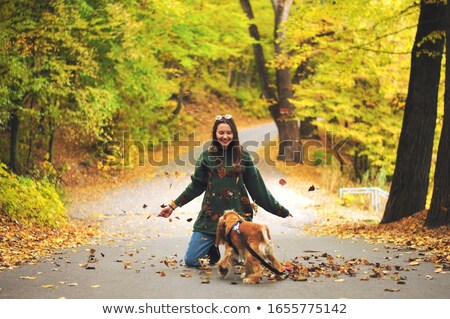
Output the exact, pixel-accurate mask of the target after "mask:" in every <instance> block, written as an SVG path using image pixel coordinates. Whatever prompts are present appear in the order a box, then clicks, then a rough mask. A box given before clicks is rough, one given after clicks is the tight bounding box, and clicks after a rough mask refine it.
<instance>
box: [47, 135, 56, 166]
mask: <svg viewBox="0 0 450 319" xmlns="http://www.w3.org/2000/svg"><path fill="white" fill-rule="evenodd" d="M55 131H56V130H55V128H54V127H51V128H50V136H49V139H48V161H49V162H50V163H52V162H53V155H54V144H55V143H54V142H55Z"/></svg>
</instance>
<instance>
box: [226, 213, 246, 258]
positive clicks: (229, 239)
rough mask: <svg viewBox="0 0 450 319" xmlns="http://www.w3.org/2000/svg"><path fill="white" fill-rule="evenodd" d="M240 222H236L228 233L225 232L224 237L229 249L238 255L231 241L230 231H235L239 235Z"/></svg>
mask: <svg viewBox="0 0 450 319" xmlns="http://www.w3.org/2000/svg"><path fill="white" fill-rule="evenodd" d="M241 223H242V220H238V221H237V222H236V223H235V224H234V225H233V226H232V227H231V228H230V229H229V230H228V231H227V235H226V240H227V243H228V245H230V246H231V247H233V249H234V251H235V252H236V254H239V251H238V249H237V248H236V246H235V245H233V242H232V241H231V231H232V230H234V231H236V232H237V233H238V234H240V231H239V226H240V225H241Z"/></svg>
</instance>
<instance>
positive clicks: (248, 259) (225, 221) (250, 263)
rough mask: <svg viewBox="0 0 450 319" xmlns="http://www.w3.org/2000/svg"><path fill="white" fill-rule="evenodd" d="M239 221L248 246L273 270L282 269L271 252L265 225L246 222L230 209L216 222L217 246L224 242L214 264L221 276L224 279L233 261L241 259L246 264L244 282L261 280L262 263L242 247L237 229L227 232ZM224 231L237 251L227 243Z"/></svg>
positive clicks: (268, 234)
mask: <svg viewBox="0 0 450 319" xmlns="http://www.w3.org/2000/svg"><path fill="white" fill-rule="evenodd" d="M238 221H241V224H240V225H239V231H240V232H241V234H242V235H243V237H244V239H245V240H246V241H247V243H248V244H249V246H250V247H251V248H252V249H253V250H254V251H255V252H256V253H257V254H258V255H259V256H261V257H262V258H264V259H265V260H268V261H270V262H271V263H272V266H273V267H274V268H275V269H277V270H280V269H281V264H280V262H279V261H278V259H277V258H276V257H275V256H274V255H273V245H272V240H271V238H270V232H269V228H268V227H267V226H266V225H261V224H257V223H253V222H248V221H245V220H244V218H243V217H242V216H240V215H239V214H238V213H236V212H235V211H232V210H229V211H226V212H225V214H224V215H223V216H222V217H220V219H219V224H218V225H217V234H216V245H217V246H219V245H221V244H223V245H225V253H224V255H223V257H222V258H221V259H220V260H219V262H218V263H217V270H218V272H219V275H220V277H222V278H225V277H226V276H227V275H228V273H229V272H230V270H231V268H232V266H233V261H234V260H238V259H243V260H244V265H245V277H244V279H243V282H244V284H257V283H259V282H260V281H261V272H262V265H261V263H260V262H259V261H258V259H256V258H255V257H254V256H253V255H252V254H251V253H250V252H249V251H248V250H247V249H246V248H245V246H244V245H243V244H242V242H241V239H240V238H239V235H238V234H237V233H236V231H235V230H231V231H230V229H231V228H233V226H235V225H236V223H237V222H238ZM227 233H229V239H230V240H231V243H232V245H233V246H234V247H235V248H236V249H237V252H236V251H235V249H234V248H233V247H232V246H231V245H230V244H229V243H228V242H227V238H226V237H227ZM275 278H276V279H281V278H280V276H276V277H275Z"/></svg>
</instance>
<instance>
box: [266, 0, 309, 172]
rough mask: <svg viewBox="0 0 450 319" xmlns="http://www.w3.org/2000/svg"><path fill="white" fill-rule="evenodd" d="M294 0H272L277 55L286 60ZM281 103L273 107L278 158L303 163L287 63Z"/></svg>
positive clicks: (281, 74) (279, 72) (279, 73)
mask: <svg viewBox="0 0 450 319" xmlns="http://www.w3.org/2000/svg"><path fill="white" fill-rule="evenodd" d="M292 2H293V0H272V4H273V9H274V13H275V30H274V44H275V56H276V58H279V59H282V56H283V55H284V52H283V48H282V45H283V41H284V38H285V28H284V26H283V24H284V23H286V22H287V20H288V17H289V11H290V9H291V6H292ZM275 74H276V82H277V93H278V103H277V104H273V105H272V106H271V108H270V112H271V115H272V117H273V119H274V120H275V123H276V125H277V127H278V133H279V141H280V146H279V149H278V159H279V160H284V161H292V162H298V163H300V162H301V161H302V154H301V142H300V127H299V123H298V121H297V120H295V119H294V117H295V114H294V112H295V107H294V105H293V104H292V103H291V102H290V101H289V100H290V99H292V98H293V97H294V94H293V91H292V77H291V72H290V69H289V68H288V67H286V66H284V67H281V68H279V67H277V68H276V73H275Z"/></svg>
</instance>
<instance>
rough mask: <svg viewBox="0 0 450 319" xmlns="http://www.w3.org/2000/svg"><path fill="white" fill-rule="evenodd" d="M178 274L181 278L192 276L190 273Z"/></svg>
mask: <svg viewBox="0 0 450 319" xmlns="http://www.w3.org/2000/svg"><path fill="white" fill-rule="evenodd" d="M180 276H181V277H183V278H192V274H185V273H181V274H180Z"/></svg>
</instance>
